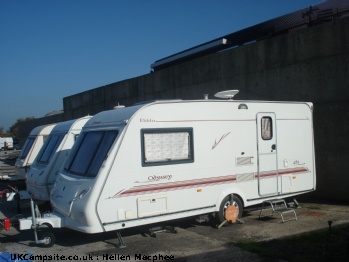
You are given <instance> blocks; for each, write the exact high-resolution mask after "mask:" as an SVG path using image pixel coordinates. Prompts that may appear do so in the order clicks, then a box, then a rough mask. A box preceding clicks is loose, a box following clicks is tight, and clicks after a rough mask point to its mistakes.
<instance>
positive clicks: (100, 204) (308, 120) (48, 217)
mask: <svg viewBox="0 0 349 262" xmlns="http://www.w3.org/2000/svg"><path fill="white" fill-rule="evenodd" d="M218 96H219V97H231V96H232V95H231V92H226V91H225V92H220V93H219V94H218ZM312 110H313V105H312V103H305V102H262V101H236V100H231V99H229V100H220V99H204V100H191V101H189V100H188V101H184V100H183V101H182V100H173V101H155V102H149V103H145V104H138V105H135V106H130V107H125V108H122V109H118V110H111V111H105V112H101V113H99V114H96V115H95V116H93V117H92V118H91V119H90V120H89V121H88V122H87V123H86V124H85V126H84V127H83V129H82V132H81V134H80V136H79V137H78V139H77V141H76V143H75V144H74V146H73V148H72V150H71V151H70V155H69V157H68V159H67V161H66V163H65V165H64V166H63V167H62V168H61V170H60V171H59V175H58V176H57V179H56V183H55V185H54V187H53V189H52V191H51V205H52V207H53V211H52V213H49V214H44V215H40V216H38V215H33V216H32V217H31V218H23V219H20V220H19V226H20V229H21V230H24V229H34V232H35V234H34V235H35V239H36V243H38V244H39V243H41V244H43V245H47V246H48V245H51V244H52V242H53V241H54V236H53V234H52V233H45V234H43V235H42V236H40V237H38V236H37V233H36V230H37V229H40V228H44V227H48V226H49V227H53V228H60V227H67V228H70V229H73V230H77V231H81V232H85V233H98V232H105V231H113V230H115V231H117V233H118V236H120V233H119V231H118V230H121V229H125V228H131V227H135V226H141V225H150V224H154V223H158V222H164V221H169V220H174V219H179V218H184V217H191V216H198V215H203V214H212V216H214V217H215V219H217V220H218V221H219V222H223V221H224V220H225V216H224V214H225V210H226V209H227V208H228V207H229V206H236V207H237V208H236V209H237V210H238V215H239V217H240V216H241V215H242V211H243V208H244V207H248V206H251V205H256V204H259V203H262V201H264V200H267V199H275V198H286V197H291V196H295V195H299V194H303V193H306V192H311V191H314V190H315V188H316V175H315V156H314V137H313V114H312ZM32 213H34V204H33V202H32ZM39 239H40V240H39ZM119 240H120V238H119Z"/></svg>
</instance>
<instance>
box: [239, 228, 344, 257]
mask: <svg viewBox="0 0 349 262" xmlns="http://www.w3.org/2000/svg"><path fill="white" fill-rule="evenodd" d="M348 234H349V227H348V226H346V227H343V226H342V227H336V228H332V231H331V234H330V232H329V231H328V230H327V231H315V232H311V233H306V234H301V235H298V236H293V237H288V238H283V239H277V240H271V241H262V242H257V241H252V240H248V241H243V242H239V243H236V244H235V246H238V247H240V248H242V249H244V250H247V251H250V252H253V253H256V254H258V255H259V256H260V257H262V258H263V259H264V261H280V260H285V261H289V262H303V261H304V262H305V261H317V262H322V261H349V235H348Z"/></svg>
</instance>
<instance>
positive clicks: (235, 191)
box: [215, 188, 246, 212]
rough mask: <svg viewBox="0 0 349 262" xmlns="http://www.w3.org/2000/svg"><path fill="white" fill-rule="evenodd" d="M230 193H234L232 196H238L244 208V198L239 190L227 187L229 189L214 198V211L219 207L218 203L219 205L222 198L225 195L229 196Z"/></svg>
mask: <svg viewBox="0 0 349 262" xmlns="http://www.w3.org/2000/svg"><path fill="white" fill-rule="evenodd" d="M230 195H234V196H236V197H238V198H239V199H240V201H241V203H242V206H243V208H245V202H246V201H245V199H246V198H245V196H244V194H243V192H242V191H241V190H239V189H236V188H235V189H229V190H224V191H222V193H221V194H220V195H219V197H218V198H217V200H216V208H215V211H216V212H218V211H219V208H220V205H221V203H222V201H223V199H224V198H226V197H227V196H230Z"/></svg>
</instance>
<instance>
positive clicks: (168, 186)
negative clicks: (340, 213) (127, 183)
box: [112, 167, 309, 198]
mask: <svg viewBox="0 0 349 262" xmlns="http://www.w3.org/2000/svg"><path fill="white" fill-rule="evenodd" d="M307 172H309V169H307V168H305V167H300V168H288V169H282V170H279V171H278V173H276V171H275V170H272V171H266V172H261V173H260V174H259V175H258V173H255V178H256V179H258V178H261V179H264V178H270V177H273V176H276V175H277V174H278V175H287V174H301V173H307ZM236 180H237V175H229V176H222V177H210V178H204V179H195V180H188V181H178V182H172V183H160V184H151V185H142V186H135V187H132V188H130V189H127V190H121V191H119V192H118V193H116V194H115V195H114V196H113V197H112V198H116V197H125V196H130V195H143V194H147V193H156V192H164V191H170V190H179V189H189V188H195V187H198V186H201V187H204V186H213V185H220V184H227V183H236Z"/></svg>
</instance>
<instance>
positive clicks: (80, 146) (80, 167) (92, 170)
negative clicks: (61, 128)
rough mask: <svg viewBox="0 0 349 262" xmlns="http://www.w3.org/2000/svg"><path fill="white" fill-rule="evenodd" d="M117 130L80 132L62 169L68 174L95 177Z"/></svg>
mask: <svg viewBox="0 0 349 262" xmlns="http://www.w3.org/2000/svg"><path fill="white" fill-rule="evenodd" d="M117 134H118V131H117V130H108V131H93V132H85V133H82V134H80V136H79V137H78V140H77V141H76V143H75V145H74V147H73V150H72V152H71V154H70V156H69V159H68V160H67V163H66V165H65V167H64V170H65V171H67V172H68V173H70V174H73V175H77V176H83V177H95V176H96V175H97V173H98V171H99V169H100V167H101V166H102V163H103V161H104V160H105V159H106V157H107V154H108V152H109V149H110V148H111V146H112V144H113V142H114V140H115V138H116V137H117Z"/></svg>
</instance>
